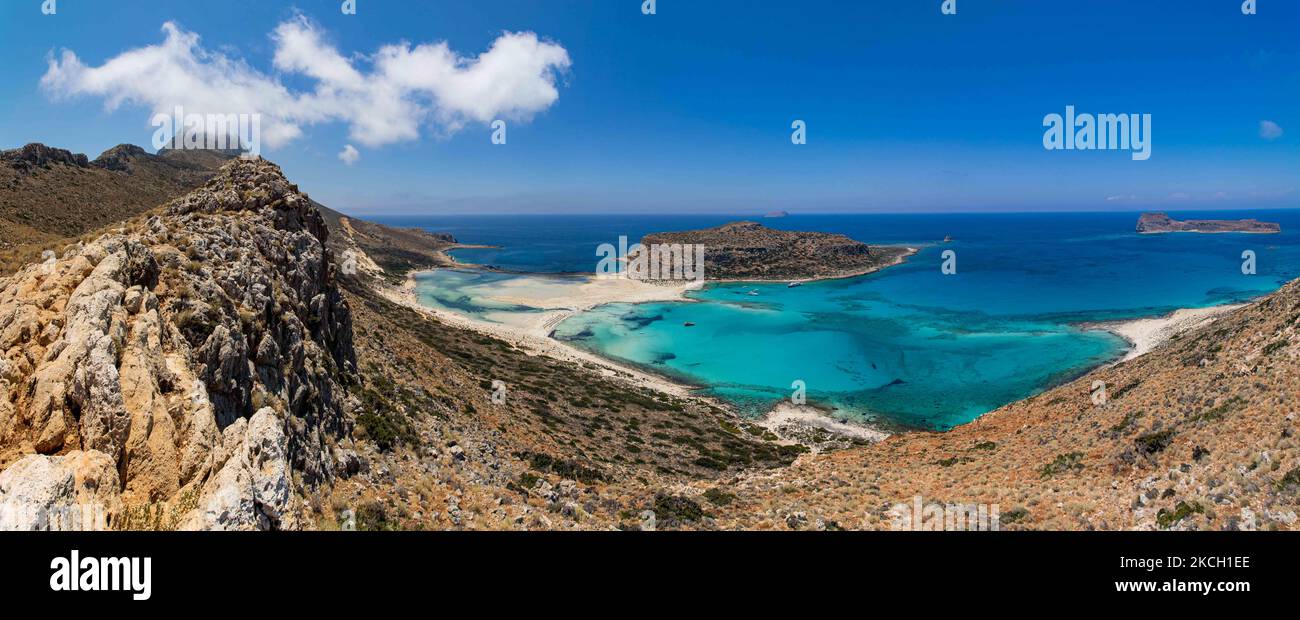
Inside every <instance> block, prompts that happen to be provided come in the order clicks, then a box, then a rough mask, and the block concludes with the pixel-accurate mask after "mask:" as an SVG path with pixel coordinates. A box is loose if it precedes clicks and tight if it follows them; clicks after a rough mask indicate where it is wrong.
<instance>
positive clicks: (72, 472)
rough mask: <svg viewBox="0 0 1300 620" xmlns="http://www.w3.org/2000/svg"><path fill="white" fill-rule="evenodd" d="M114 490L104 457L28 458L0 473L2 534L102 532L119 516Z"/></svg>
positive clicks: (92, 454) (91, 454)
mask: <svg viewBox="0 0 1300 620" xmlns="http://www.w3.org/2000/svg"><path fill="white" fill-rule="evenodd" d="M118 486H119V485H118V476H117V468H116V467H115V465H114V463H113V459H111V458H109V457H108V455H106V454H104V453H102V452H96V451H90V452H81V451H74V452H71V453H68V454H66V455H64V456H44V455H39V454H33V455H29V456H27V457H25V458H23V459H22V460H20V461H18V462H17V463H14V464H13V465H12V466H10V467H9V468H7V469H5V470H4V472H0V531H13V530H22V531H36V530H55V531H66V530H100V529H106V528H108V527H111V526H112V521H113V518H114V517H115V516H116V515H117V514H118V513H119V512H120V511H121V501H120V498H119V492H118Z"/></svg>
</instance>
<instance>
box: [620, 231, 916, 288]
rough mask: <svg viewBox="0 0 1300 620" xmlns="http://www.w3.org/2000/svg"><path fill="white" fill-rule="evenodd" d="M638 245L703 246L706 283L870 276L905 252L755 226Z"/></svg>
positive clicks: (656, 238)
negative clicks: (865, 274)
mask: <svg viewBox="0 0 1300 620" xmlns="http://www.w3.org/2000/svg"><path fill="white" fill-rule="evenodd" d="M641 243H642V245H645V246H646V247H649V246H650V245H652V244H698V245H703V246H704V247H705V257H704V261H705V269H704V276H705V278H707V279H709V280H810V279H819V278H837V277H847V276H852V275H861V274H864V273H870V272H872V271H876V270H878V269H882V268H884V267H888V266H890V265H893V264H896V263H897V262H899V261H901V260H903V258H904V257H906V256H907V255H908V254H910V253H911V251H910V250H908V249H907V248H902V247H890V246H875V247H872V246H868V245H867V244H865V243H861V242H858V241H854V240H853V239H850V238H848V237H846V236H844V235H834V234H829V233H818V232H795V231H787V230H775V229H772V228H768V227H766V226H763V225H762V224H759V223H757V222H733V223H731V224H724V225H722V226H718V227H717V228H708V229H705V230H691V231H684V232H670V233H655V234H652V235H646V236H645V237H644V238H643V239H642V240H641Z"/></svg>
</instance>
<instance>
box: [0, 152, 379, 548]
mask: <svg viewBox="0 0 1300 620" xmlns="http://www.w3.org/2000/svg"><path fill="white" fill-rule="evenodd" d="M327 235H328V232H327V230H326V226H325V224H324V221H323V220H322V219H321V217H320V215H319V213H318V212H317V211H316V209H315V208H314V207H313V206H312V204H311V202H310V199H309V198H307V197H306V196H305V195H304V194H302V193H301V192H299V191H298V189H297V187H296V186H293V185H291V184H289V182H288V181H287V180H285V178H284V176H283V175H282V174H281V172H280V170H279V168H278V167H276V166H275V165H274V164H271V163H269V162H265V161H260V160H259V161H242V160H241V161H234V162H231V163H229V164H227V165H226V166H225V167H224V168H222V170H221V172H220V173H219V174H218V175H217V176H216V177H214V178H212V179H211V180H210V181H209V182H208V183H207V184H206V185H204V186H203V187H201V188H200V189H198V190H196V191H194V192H192V193H190V194H188V195H186V196H185V197H183V198H181V199H178V200H176V201H174V202H172V203H170V204H168V205H167V206H166V207H165V209H164V211H163V213H162V214H161V215H158V216H155V217H152V218H149V219H148V220H147V221H144V222H143V223H141V224H139V225H137V226H136V227H135V228H133V229H130V230H123V231H122V232H121V233H114V234H108V235H104V236H102V237H100V238H98V239H96V240H95V241H93V242H90V243H85V244H77V245H74V246H71V247H69V248H68V249H67V250H66V251H65V252H64V253H63V254H62V256H56V257H51V258H50V259H49V260H47V261H46V262H44V263H41V264H37V265H31V266H28V267H26V268H24V269H22V270H21V271H19V272H18V273H16V274H15V275H14V276H12V277H10V278H8V279H4V280H0V468H3V467H9V466H11V464H12V463H15V461H18V462H21V461H20V459H24V458H32V457H30V456H28V455H60V454H66V453H70V452H74V451H78V450H81V451H93V452H91V453H92V454H94V453H97V454H101V455H103V456H104V457H105V458H107V459H110V461H111V463H112V464H113V468H114V469H115V470H116V473H117V474H118V475H119V476H120V478H119V480H118V481H117V483H118V484H117V486H118V487H119V488H118V489H117V490H118V491H119V492H120V496H121V501H122V502H123V503H124V505H126V506H127V508H128V509H129V508H131V507H133V506H140V505H151V504H167V505H169V506H171V507H172V508H176V507H177V506H179V505H180V504H184V503H186V502H180V501H179V500H180V498H182V497H184V498H191V499H192V498H198V505H197V506H195V507H188V506H181V507H182V508H183V510H182V511H181V512H182V513H183V514H179V515H178V517H177V520H178V522H180V523H184V524H185V525H186V526H192V527H214V528H230V529H250V528H261V529H266V528H276V527H285V526H291V525H292V523H293V519H291V518H289V517H288V516H287V515H286V514H285V510H286V508H287V507H288V505H289V502H288V498H289V496H290V483H289V481H290V480H292V479H293V478H294V477H293V476H290V475H289V473H288V472H289V471H290V470H293V471H296V472H297V473H298V478H299V479H300V480H301V481H302V484H303V485H306V486H313V485H317V484H320V483H322V482H328V481H329V480H330V479H331V478H332V476H333V472H334V470H335V465H334V463H333V459H332V456H331V454H332V447H333V446H332V444H333V440H334V438H336V437H338V436H341V435H344V434H346V433H347V432H349V430H350V427H351V417H350V416H349V415H348V413H347V411H345V406H344V400H345V398H346V385H347V384H348V383H349V382H350V381H351V380H352V379H351V378H352V377H353V376H354V375H355V371H356V368H355V356H354V353H353V348H352V324H351V312H350V309H349V308H348V305H347V303H346V302H345V301H344V299H343V297H342V296H341V294H340V292H339V290H338V289H337V287H336V285H335V281H334V273H333V270H332V269H333V268H332V264H333V262H332V257H331V256H330V252H329V250H328V249H327V247H326V240H327ZM254 412H257V414H256V415H254ZM12 466H13V467H16V466H17V464H14V465H12ZM250 498H251V499H250Z"/></svg>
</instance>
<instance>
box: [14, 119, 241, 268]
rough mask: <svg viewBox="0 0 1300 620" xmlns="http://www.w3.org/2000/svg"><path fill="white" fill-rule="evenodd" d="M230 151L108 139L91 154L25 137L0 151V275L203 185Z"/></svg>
mask: <svg viewBox="0 0 1300 620" xmlns="http://www.w3.org/2000/svg"><path fill="white" fill-rule="evenodd" d="M232 156H233V154H232V153H225V152H213V151H164V152H163V153H161V154H159V155H151V154H149V153H146V152H145V151H144V149H141V148H140V147H138V146H132V145H129V144H123V145H118V146H115V147H113V148H111V149H109V150H107V151H105V152H104V153H103V154H101V155H100V156H99V157H97V158H95V159H94V160H89V159H87V158H86V156H85V155H80V154H74V153H71V152H69V151H66V150H64V149H56V148H51V147H47V146H45V145H43V144H29V145H27V146H24V147H22V148H19V149H13V150H8V151H2V152H0V274H5V273H12V272H13V271H14V270H15V269H17V268H18V267H19V266H21V265H23V264H26V263H28V262H33V261H35V260H37V259H38V258H39V257H40V255H41V252H42V251H43V250H46V249H49V247H51V246H52V245H55V244H58V243H59V242H61V241H62V240H64V239H66V238H69V237H77V236H80V235H82V234H85V233H88V232H90V231H94V230H97V229H99V228H102V227H104V226H107V225H109V224H112V223H116V222H121V221H123V220H125V219H127V218H129V217H131V216H134V215H137V214H140V213H143V212H145V211H147V210H149V209H152V208H154V207H157V206H158V205H161V204H162V203H164V202H166V201H168V200H171V199H173V198H176V197H178V196H181V195H182V194H184V193H186V192H188V191H190V190H193V189H194V188H196V187H198V186H199V185H202V184H203V182H204V181H206V180H207V179H208V178H210V177H211V176H212V175H213V174H215V173H216V171H217V169H218V168H219V167H220V166H221V165H222V164H224V163H225V162H227V161H229V160H230V158H231V157H232Z"/></svg>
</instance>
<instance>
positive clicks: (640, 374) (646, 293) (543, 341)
mask: <svg viewBox="0 0 1300 620" xmlns="http://www.w3.org/2000/svg"><path fill="white" fill-rule="evenodd" d="M904 250H905V251H904V252H903V253H901V254H899V255H898V256H897V257H895V258H894V260H892V261H890V262H889V263H887V264H884V265H875V266H872V267H870V268H866V269H861V270H855V271H852V272H845V273H840V274H834V275H829V276H818V277H810V278H801V279H780V280H754V279H718V280H710V279H705V280H702V281H690V282H674V283H649V282H642V281H637V280H630V279H626V278H607V279H601V278H595V277H592V278H591V279H590V280H589V281H588V282H586V283H584V284H582V285H579V286H578V287H577V292H576V293H574V292H572V291H570V292H569V294H566V295H562V296H556V297H536V296H534V297H517V296H511V295H500V296H496V297H495V298H494V299H495V300H496V301H499V302H504V303H512V304H518V305H524V306H531V307H543V308H555V309H553V310H546V311H543V312H539V313H536V315H534V316H530V317H529V319H528V320H527V321H526V322H524V321H521V322H518V323H513V324H512V323H493V322H487V321H482V320H477V319H474V318H471V317H468V316H465V315H462V314H458V313H455V312H451V311H448V310H443V309H440V308H433V307H430V306H426V305H424V304H422V303H420V300H419V296H418V295H417V293H416V287H417V279H416V277H417V276H418V275H420V274H423V273H432V272H434V271H437V270H438V269H464V268H468V269H475V268H482V267H481V266H478V265H474V264H470V263H461V262H459V261H456V259H455V258H454V257H452V256H451V255H450V253H445V254H444V255H445V256H446V257H447V258H448V259H449V263H450V264H448V265H442V266H435V267H432V268H428V269H414V270H411V271H409V272H407V273H406V277H405V279H404V280H403V282H402V285H401V286H400V287H398V286H393V285H391V284H387V283H384V282H382V281H381V282H378V283H377V284H376V290H377V291H378V292H379V294H380V295H381V296H383V297H384V298H385V299H388V300H389V301H391V302H393V303H396V304H399V305H402V306H404V307H407V308H411V309H413V310H415V311H417V312H421V313H424V314H426V315H429V316H432V317H434V318H436V319H437V320H439V321H441V322H443V323H445V324H448V325H451V326H453V327H457V328H461V329H467V330H470V331H473V332H475V333H478V334H482V335H486V336H491V337H494V338H498V339H501V340H503V341H505V342H508V343H511V344H513V345H514V346H516V347H518V348H520V349H523V350H524V351H527V352H528V353H529V354H531V355H544V356H547V357H550V358H552V359H556V360H559V361H564V362H570V363H576V364H580V365H583V366H587V367H593V366H594V367H596V368H599V371H600V372H601V373H603V374H604V375H606V376H611V377H612V376H621V377H623V378H625V379H628V380H630V381H632V382H633V383H634V384H636V385H638V386H640V387H645V388H649V389H653V390H656V391H659V392H662V393H665V394H669V395H672V396H676V397H691V398H701V399H705V400H708V401H710V402H712V403H714V404H717V405H723V404H724V403H720V402H718V401H716V400H715V399H712V398H710V397H707V396H701V395H699V394H696V393H695V392H696V391H697V390H698V389H699V387H698V386H692V385H688V384H684V383H680V382H678V381H676V380H673V379H671V378H668V377H665V376H663V375H660V374H657V373H653V372H647V371H644V370H641V369H638V368H635V367H632V366H630V365H627V364H623V363H619V362H616V361H613V360H610V359H607V358H605V357H602V356H600V355H597V354H595V353H591V352H589V351H585V350H582V349H579V348H577V347H574V346H572V345H570V344H567V343H565V342H561V341H559V340H556V339H554V338H551V333H552V332H553V331H554V329H555V327H556V326H557V325H559V324H560V323H562V322H563V321H565V320H566V319H568V318H570V317H572V316H574V315H577V314H579V313H581V312H584V311H587V310H590V309H592V308H595V307H597V306H601V305H605V304H610V303H633V304H640V303H654V302H688V301H691V300H690V298H689V297H687V296H686V294H687V293H689V292H691V291H697V290H701V289H703V288H704V286H706V285H707V284H709V283H719V284H740V283H755V284H758V283H773V282H799V283H808V282H818V281H823V280H842V279H847V278H855V277H859V276H864V275H868V274H871V273H875V272H877V271H881V270H884V269H887V268H889V267H894V266H896V265H900V264H902V263H904V262H906V261H907V258H908V257H910V256H912V255H914V254H916V253H917V252H919V251H920V250H919V249H918V248H914V247H904ZM519 275H521V276H544V275H546V274H527V273H520V274H519ZM754 423H755V424H757V425H758V426H760V427H763V428H765V429H767V430H769V431H771V432H773V433H775V434H777V435H778V436H779V437H781V438H782V440H783V441H788V442H800V443H814V444H815V443H816V442H809V441H808V438H809V437H810V436H812V435H815V434H816V433H818V432H827V433H831V434H832V435H835V436H838V437H842V438H845V439H849V440H853V441H859V442H864V441H865V442H876V441H880V440H882V439H884V438H886V437H888V436H889V435H890V433H888V432H886V431H883V430H880V429H877V428H875V427H871V426H867V425H863V424H854V423H850V422H845V421H842V420H839V419H837V418H835V417H833V416H831V415H830V414H829V413H827V412H825V411H822V410H820V409H817V408H816V407H809V406H797V405H793V404H790V403H786V402H781V403H777V404H776V405H774V406H773V407H772V409H771V410H770V411H768V412H767V413H766V414H764V415H763V417H762V418H759V419H758V420H754Z"/></svg>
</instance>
